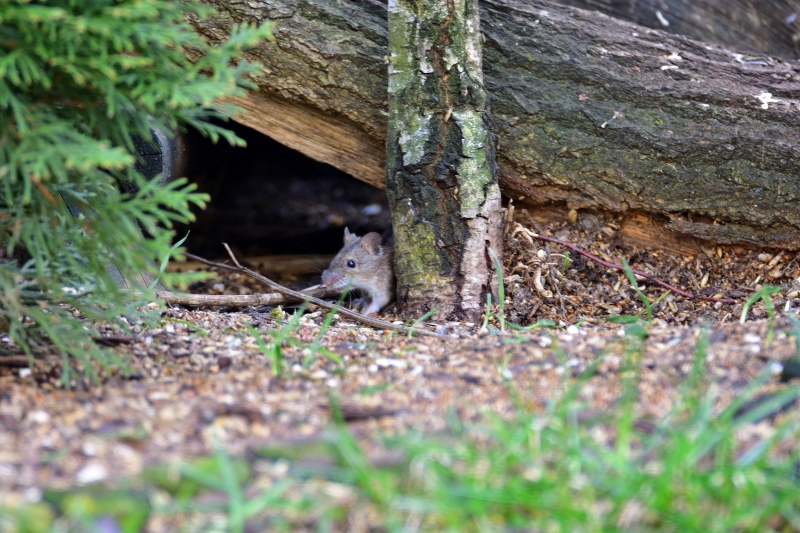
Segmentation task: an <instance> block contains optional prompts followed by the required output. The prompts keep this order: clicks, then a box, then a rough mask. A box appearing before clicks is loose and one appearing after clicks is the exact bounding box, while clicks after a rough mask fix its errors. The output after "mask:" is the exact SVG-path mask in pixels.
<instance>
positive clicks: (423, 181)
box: [386, 0, 502, 318]
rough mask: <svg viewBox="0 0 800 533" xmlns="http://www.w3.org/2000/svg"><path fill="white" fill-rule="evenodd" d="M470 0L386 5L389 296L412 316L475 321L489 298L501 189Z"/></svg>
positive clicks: (405, 0) (402, 0) (396, 0)
mask: <svg viewBox="0 0 800 533" xmlns="http://www.w3.org/2000/svg"><path fill="white" fill-rule="evenodd" d="M479 20H480V19H479V15H478V6H477V0H391V1H390V2H389V121H388V131H387V138H386V161H387V165H386V192H387V194H388V197H389V205H390V207H391V209H392V219H393V227H394V235H395V265H396V268H395V272H396V275H397V297H398V301H399V303H400V304H401V305H402V306H403V308H404V309H405V310H406V311H407V312H410V313H412V314H419V313H422V312H425V311H427V310H429V309H433V308H438V313H437V314H438V316H440V317H442V318H446V317H454V318H463V317H466V318H476V317H477V315H478V314H479V313H480V311H481V307H482V304H483V302H484V301H485V299H486V294H487V292H493V293H495V295H496V293H497V283H496V277H495V276H494V275H493V273H494V269H493V265H492V258H491V255H490V253H489V251H488V249H489V248H490V247H491V248H492V249H493V250H494V252H495V253H496V254H497V255H498V256H500V255H501V254H502V250H501V246H502V239H501V231H502V228H501V216H500V189H499V187H498V185H497V176H496V171H495V157H494V156H495V151H494V137H493V136H492V133H491V130H490V128H489V118H488V115H487V111H486V91H485V90H484V88H483V71H482V64H481V42H480V39H481V34H480V31H479Z"/></svg>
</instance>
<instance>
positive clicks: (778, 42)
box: [558, 0, 800, 59]
mask: <svg viewBox="0 0 800 533" xmlns="http://www.w3.org/2000/svg"><path fill="white" fill-rule="evenodd" d="M558 3H559V4H563V5H568V6H573V7H580V8H582V9H593V10H597V11H600V12H602V13H605V14H606V15H608V16H610V17H614V18H618V19H621V20H627V21H628V22H633V23H636V24H641V25H642V26H647V27H649V28H657V29H661V30H664V31H667V32H669V33H674V34H680V35H686V36H689V37H691V38H693V39H698V40H700V41H705V42H708V43H716V44H721V45H723V46H727V47H731V48H735V49H737V50H739V51H741V52H756V53H761V54H769V55H773V56H777V57H782V58H785V59H794V58H797V57H798V51H800V49H798V37H800V35H798V29H799V28H800V12H798V11H800V5H799V4H798V3H797V2H796V1H795V0H769V1H764V0H558Z"/></svg>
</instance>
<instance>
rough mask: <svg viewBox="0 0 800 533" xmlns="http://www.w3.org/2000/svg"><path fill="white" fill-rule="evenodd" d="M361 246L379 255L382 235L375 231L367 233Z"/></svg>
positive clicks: (362, 238)
mask: <svg viewBox="0 0 800 533" xmlns="http://www.w3.org/2000/svg"><path fill="white" fill-rule="evenodd" d="M361 247H362V248H363V249H365V250H366V251H367V252H369V253H370V254H372V255H377V254H378V252H380V249H381V236H380V235H378V234H377V233H375V232H374V231H373V232H372V233H367V234H366V235H364V236H363V237H361Z"/></svg>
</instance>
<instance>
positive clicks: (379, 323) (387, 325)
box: [185, 253, 443, 337]
mask: <svg viewBox="0 0 800 533" xmlns="http://www.w3.org/2000/svg"><path fill="white" fill-rule="evenodd" d="M185 255H186V257H188V258H190V259H194V260H195V261H200V262H201V263H203V264H205V265H209V266H213V267H215V268H220V269H222V270H228V271H230V272H239V273H240V274H244V275H245V276H248V277H250V278H253V279H254V280H256V281H259V282H261V283H263V284H264V285H266V286H268V287H270V288H271V289H272V290H274V291H275V292H279V293H281V294H285V295H287V296H291V297H293V298H298V299H299V300H301V301H306V300H307V301H309V302H311V303H313V304H315V305H318V306H320V307H323V308H325V309H333V308H334V307H335V306H334V305H333V304H329V303H328V302H326V301H324V300H320V299H319V298H314V297H313V296H311V295H309V294H306V293H302V292H298V291H293V290H292V289H287V288H286V287H284V286H283V285H281V284H280V283H276V282H274V281H272V280H271V279H269V278H268V277H266V276H262V275H261V274H259V273H258V272H253V271H252V270H250V269H249V268H245V267H243V266H238V267H235V266H231V265H226V264H223V263H214V262H213V261H209V260H207V259H203V258H202V257H199V256H197V255H194V254H189V253H187V254H185ZM336 312H337V313H339V314H340V315H343V316H346V317H347V318H351V319H353V320H356V321H358V322H361V323H362V324H366V325H367V326H370V327H373V328H378V329H388V330H393V331H405V332H408V331H410V330H411V328H409V327H407V326H398V325H396V324H392V323H391V322H387V321H385V320H380V319H377V318H370V317H368V316H364V315H362V314H361V313H356V312H355V311H350V310H349V309H343V308H341V307H340V308H338V309H336ZM414 332H415V333H418V334H420V335H427V336H430V337H442V336H443V335H441V334H439V333H435V332H433V331H429V330H426V329H414Z"/></svg>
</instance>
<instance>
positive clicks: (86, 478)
mask: <svg viewBox="0 0 800 533" xmlns="http://www.w3.org/2000/svg"><path fill="white" fill-rule="evenodd" d="M107 477H108V471H107V470H106V467H104V466H103V465H101V464H96V463H89V464H88V465H86V466H84V467H83V468H81V470H80V471H79V472H78V475H77V479H78V483H80V484H81V485H87V484H89V483H95V482H97V481H103V480H104V479H105V478H107Z"/></svg>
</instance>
